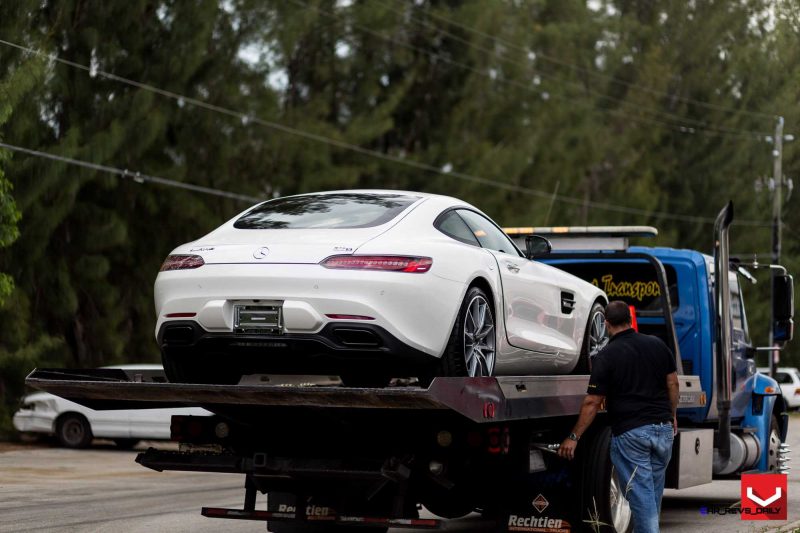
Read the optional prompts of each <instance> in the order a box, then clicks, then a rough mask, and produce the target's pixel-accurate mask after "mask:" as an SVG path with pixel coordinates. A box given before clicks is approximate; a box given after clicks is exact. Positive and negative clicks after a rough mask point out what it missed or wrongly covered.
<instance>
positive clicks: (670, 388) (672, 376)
mask: <svg viewBox="0 0 800 533" xmlns="http://www.w3.org/2000/svg"><path fill="white" fill-rule="evenodd" d="M667 394H669V404H670V406H671V407H672V432H673V434H675V435H677V434H678V373H677V372H671V373H669V374H667Z"/></svg>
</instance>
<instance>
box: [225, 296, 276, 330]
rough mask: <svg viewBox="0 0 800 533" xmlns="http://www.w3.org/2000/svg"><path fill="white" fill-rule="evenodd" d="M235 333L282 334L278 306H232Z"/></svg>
mask: <svg viewBox="0 0 800 533" xmlns="http://www.w3.org/2000/svg"><path fill="white" fill-rule="evenodd" d="M233 331H234V332H235V333H246V334H256V335H258V334H262V335H278V334H280V333H282V332H283V313H282V312H281V306H280V305H254V304H236V305H234V306H233Z"/></svg>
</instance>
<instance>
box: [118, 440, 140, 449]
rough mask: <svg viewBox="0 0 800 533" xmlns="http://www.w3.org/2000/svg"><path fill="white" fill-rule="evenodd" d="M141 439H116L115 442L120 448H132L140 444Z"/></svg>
mask: <svg viewBox="0 0 800 533" xmlns="http://www.w3.org/2000/svg"><path fill="white" fill-rule="evenodd" d="M139 442H141V441H140V439H114V444H116V445H117V448H119V449H120V450H132V449H134V448H135V447H136V445H137V444H139Z"/></svg>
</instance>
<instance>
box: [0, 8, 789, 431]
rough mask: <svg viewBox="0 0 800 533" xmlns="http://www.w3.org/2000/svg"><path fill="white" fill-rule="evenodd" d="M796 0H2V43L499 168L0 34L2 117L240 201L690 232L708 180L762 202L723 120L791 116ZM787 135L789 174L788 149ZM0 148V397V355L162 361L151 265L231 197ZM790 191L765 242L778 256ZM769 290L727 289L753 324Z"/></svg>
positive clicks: (691, 244)
mask: <svg viewBox="0 0 800 533" xmlns="http://www.w3.org/2000/svg"><path fill="white" fill-rule="evenodd" d="M798 15H800V12H798V7H797V6H796V5H795V3H792V2H787V1H779V0H775V1H771V0H742V1H740V2H735V3H731V2H718V1H715V2H667V1H651V0H601V1H598V2H589V3H587V2H585V1H583V0H532V1H528V2H510V1H489V0H464V1H463V2H442V1H440V0H427V1H422V2H403V1H400V0H375V1H371V2H352V3H346V2H336V1H334V0H290V1H288V2H287V1H285V0H268V1H256V0H233V1H225V2H217V1H212V0H198V1H196V2H191V3H188V2H178V1H175V0H159V1H156V2H142V1H133V2H78V1H76V0H66V1H61V2H53V1H49V0H45V1H44V2H41V1H36V2H33V1H28V0H23V1H19V2H4V3H0V35H2V36H3V38H4V39H8V40H10V41H14V42H18V43H24V44H27V45H31V46H35V47H38V48H41V49H42V50H43V51H44V52H47V53H54V54H57V55H58V56H59V57H62V58H63V59H67V60H69V61H74V62H76V63H79V64H83V65H94V66H95V67H96V68H97V69H100V70H102V71H106V72H111V73H114V74H115V75H117V76H121V77H124V78H130V79H133V80H138V81H141V82H144V83H147V84H151V85H153V86H156V87H159V88H162V89H164V90H167V91H171V92H174V93H177V94H181V95H185V96H188V97H192V98H197V99H200V100H203V101H205V102H208V103H211V104H214V105H218V106H222V107H226V108H230V109H234V110H237V111H240V112H243V113H247V114H249V115H253V116H257V117H259V118H261V119H264V120H267V121H272V122H276V123H280V124H284V125H287V126H290V127H292V128H296V129H298V130H302V131H305V132H308V133H310V134H313V135H318V136H324V137H326V138H329V139H330V140H331V141H332V142H334V143H337V142H338V143H349V144H353V145H357V146H360V147H363V148H365V149H368V150H374V151H377V152H380V153H381V154H384V155H385V156H387V157H388V158H401V159H405V160H409V161H415V162H421V163H424V164H426V165H432V166H434V167H437V168H444V169H448V168H452V169H453V170H454V171H457V172H459V173H462V174H469V175H473V176H478V177H480V178H483V179H488V180H492V181H494V182H496V183H497V184H498V186H490V185H487V184H486V183H483V182H481V181H480V180H477V181H476V180H469V179H459V178H458V177H456V176H454V175H453V173H451V174H450V175H447V174H438V173H433V172H428V171H425V170H420V169H419V168H415V167H413V166H406V165H401V164H398V163H396V162H393V161H391V160H387V159H379V158H375V157H371V156H369V155H366V154H363V153H357V152H353V151H348V150H345V149H342V148H339V147H336V146H332V145H331V144H324V143H320V142H316V141H313V140H309V139H305V138H302V137H300V136H296V135H292V134H289V133H286V132H283V131H280V130H278V129H275V128H270V127H266V126H264V125H260V124H257V123H255V122H253V121H243V120H240V119H239V118H236V117H232V116H228V115H225V114H221V113H215V112H212V111H209V110H205V109H201V108H199V107H194V106H192V105H191V104H190V103H189V102H185V101H176V100H175V99H170V98H167V97H164V96H163V95H158V94H154V93H152V92H149V91H146V90H143V89H140V88H136V87H131V86H130V85H126V84H123V83H119V82H118V81H113V80H109V79H107V78H104V77H103V76H98V75H94V74H93V73H92V72H86V71H84V70H80V69H75V68H73V67H70V66H68V65H64V64H60V63H54V62H50V61H45V60H42V59H40V58H37V57H35V56H31V55H28V54H25V53H22V52H20V51H18V50H14V49H11V48H7V47H2V48H0V138H2V139H4V140H5V141H6V142H9V143H13V144H18V145H22V146H25V147H28V148H32V149H37V150H42V151H46V152H50V153H54V154H59V155H63V156H66V157H74V158H77V159H83V160H87V161H91V162H95V163H100V164H106V165H110V166H115V167H120V168H128V169H133V170H139V171H142V172H145V173H147V174H152V175H157V176H162V177H166V178H171V179H175V180H180V181H185V182H187V183H194V184H198V185H205V186H209V187H214V188H218V189H224V190H230V191H237V192H241V193H246V194H251V195H255V196H263V197H271V196H277V195H286V194H293V193H299V192H307V191H314V190H324V189H342V188H352V187H376V188H400V189H410V190H422V191H426V192H434V193H443V194H450V195H453V196H457V197H460V198H463V199H464V200H467V201H470V202H472V203H473V204H475V205H477V206H478V207H479V208H481V209H483V210H484V211H486V212H487V213H489V214H490V215H492V216H493V217H494V218H495V219H496V220H497V221H498V222H500V223H502V224H507V225H526V226H529V225H534V226H535V225H570V224H572V225H575V224H578V225H582V224H652V225H656V226H658V227H659V229H660V231H661V233H660V236H659V240H658V241H657V242H658V244H661V245H667V246H682V247H688V248H696V249H700V250H704V251H710V249H711V244H712V242H711V241H712V235H711V231H712V225H711V224H709V223H707V222H706V221H697V220H695V219H694V218H692V217H703V218H706V219H707V218H709V217H710V218H713V217H714V216H715V215H716V213H717V211H718V210H719V209H720V208H721V207H722V206H723V205H724V203H725V202H726V201H727V200H728V199H731V198H732V199H733V200H734V201H735V202H736V208H737V220H740V221H742V220H744V221H747V220H749V221H759V222H766V223H768V222H769V218H770V216H769V213H770V211H771V198H770V195H769V194H768V192H767V191H762V192H760V193H756V192H754V188H753V183H754V181H755V179H756V178H758V177H764V176H768V175H770V174H771V171H772V156H771V150H772V146H771V145H770V144H768V143H767V142H765V140H764V135H763V134H762V135H761V136H760V137H758V136H756V135H755V134H754V135H750V134H743V135H734V134H732V133H731V132H743V131H747V132H766V133H770V132H771V131H772V129H773V127H774V120H773V119H772V118H771V117H770V116H769V115H770V114H781V115H783V116H785V117H786V123H787V130H786V131H787V132H793V133H797V130H795V129H793V128H796V125H797V124H800V106H798V103H797V92H796V87H797V86H798V82H799V81H800V79H798V78H800V46H798V44H800V43H798V35H800V31H798V30H800V28H799V27H798V20H800V16H798ZM0 46H2V45H0ZM698 102H703V103H705V104H706V105H703V104H698ZM731 110H733V111H731ZM744 110H753V111H758V112H761V113H764V114H765V115H763V116H762V115H754V114H751V113H746V112H744ZM691 128H694V129H693V130H692V129H691ZM795 144H797V143H794V144H791V143H790V144H788V145H787V146H786V150H785V157H784V171H785V173H786V174H787V175H788V176H794V175H798V167H800V154H798V151H797V148H796V147H795ZM0 167H1V168H2V169H3V170H5V172H6V180H4V179H3V178H2V177H1V176H0V245H3V246H7V245H9V244H10V245H11V246H10V247H8V248H5V249H3V251H2V255H0V272H3V273H5V274H2V275H0V296H1V295H5V296H6V298H7V300H6V302H5V304H4V305H3V306H2V307H1V308H0V386H5V389H6V393H5V401H6V405H11V404H13V402H14V401H16V399H15V396H16V395H17V394H18V393H19V392H20V391H21V389H20V388H19V387H18V380H19V376H21V375H23V374H24V373H25V372H27V371H28V370H30V368H32V367H33V366H35V365H37V364H42V361H45V360H47V361H49V362H52V363H53V364H54V365H57V366H60V365H66V366H96V365H101V364H109V363H118V362H136V361H155V360H158V357H159V355H158V348H157V346H156V345H155V342H154V340H153V327H154V322H155V317H154V316H153V312H152V307H153V304H152V286H153V281H154V278H155V275H156V272H157V270H158V267H159V264H160V263H161V261H162V260H163V258H164V257H165V256H166V255H167V254H168V253H169V252H170V250H171V249H173V248H174V247H175V246H176V245H178V244H180V243H183V242H187V241H190V240H193V239H196V238H198V237H199V236H201V235H203V234H204V233H205V232H207V231H209V230H211V229H213V228H214V227H216V226H217V225H219V224H220V223H221V222H222V221H224V220H226V219H228V218H229V217H231V216H233V215H234V214H236V213H237V212H239V211H240V210H241V209H243V208H244V207H246V206H244V205H242V204H240V203H238V202H234V201H232V200H222V199H220V198H217V197H212V196H204V195H200V194H196V193H192V192H188V191H182V190H178V189H170V188H165V187H162V186H158V185H152V184H139V183H136V182H135V181H132V180H129V179H123V178H119V177H114V176H109V175H107V174H103V173H98V172H95V171H90V170H87V169H79V168H76V167H72V166H67V165H65V164H62V163H56V162H52V161H46V160H42V159H38V158H33V157H28V156H24V155H22V154H14V155H13V157H12V156H11V155H10V154H8V153H7V152H0ZM12 187H13V189H12ZM12 192H13V195H14V196H13V199H12V197H11V193H12ZM553 193H557V194H555V195H554V194H553ZM795 201H796V199H795V198H791V199H790V200H789V203H788V204H787V207H786V209H785V222H786V226H785V230H784V248H783V258H784V260H785V262H786V264H787V266H789V267H790V269H793V270H795V271H796V269H797V267H800V261H798V260H797V259H796V258H797V257H800V238H798V236H800V234H798V232H799V231H800V210H797V209H792V205H793V204H794V202H795ZM608 204H611V205H614V206H624V207H633V208H635V209H637V210H639V211H636V212H630V211H626V210H625V209H622V210H619V209H614V208H611V209H607V208H606V207H607V206H608ZM15 206H16V207H15ZM20 213H21V215H22V218H21V219H20V218H19V216H20ZM661 213H670V214H673V215H679V216H681V217H684V218H681V219H675V218H671V217H666V216H663V215H662V214H661ZM17 231H18V232H19V236H20V238H18V239H16V240H14V239H15V237H16V235H17ZM770 236H771V233H770V228H769V227H767V226H764V225H744V224H741V223H739V224H737V225H735V226H734V230H733V239H734V244H733V247H734V251H735V252H736V253H738V254H740V255H746V256H748V257H749V254H750V253H752V252H759V257H760V259H761V260H762V261H765V260H766V258H767V257H768V252H769V250H770V246H771V245H770ZM12 241H13V244H12ZM765 253H767V255H766V256H765V255H764V254H765ZM12 279H13V285H12V283H11V281H12ZM763 281H766V279H764V280H763ZM766 285H767V283H760V284H759V285H757V286H756V287H752V288H750V287H748V288H747V289H746V294H745V298H746V299H747V300H749V301H748V311H749V313H750V315H749V318H750V322H751V329H752V334H753V337H754V338H755V340H756V341H757V342H759V343H764V342H765V341H766V326H767V316H768V310H767V307H766V303H767V302H768V298H767V297H766V295H767V294H768V293H767V291H766V289H768V287H766ZM790 350H792V351H790V352H787V353H786V354H784V357H788V358H795V359H794V360H795V361H797V355H796V354H797V353H798V351H797V350H796V349H794V348H791V349H790ZM12 367H13V368H14V369H16V370H14V371H12V370H11V369H12ZM3 384H4V385H3ZM9 391H11V393H9ZM0 420H2V414H0ZM0 424H1V422H0Z"/></svg>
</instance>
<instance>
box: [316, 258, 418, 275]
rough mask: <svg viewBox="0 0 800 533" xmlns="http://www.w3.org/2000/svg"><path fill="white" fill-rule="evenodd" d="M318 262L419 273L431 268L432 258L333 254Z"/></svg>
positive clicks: (331, 266)
mask: <svg viewBox="0 0 800 533" xmlns="http://www.w3.org/2000/svg"><path fill="white" fill-rule="evenodd" d="M320 264H321V265H322V266H324V267H325V268H340V269H345V270H386V271H390V272H414V273H417V274H421V273H423V272H427V271H428V270H430V269H431V265H433V259H431V258H430V257H410V256H406V255H333V256H331V257H329V258H327V259H325V260H324V261H322V262H321V263H320Z"/></svg>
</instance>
